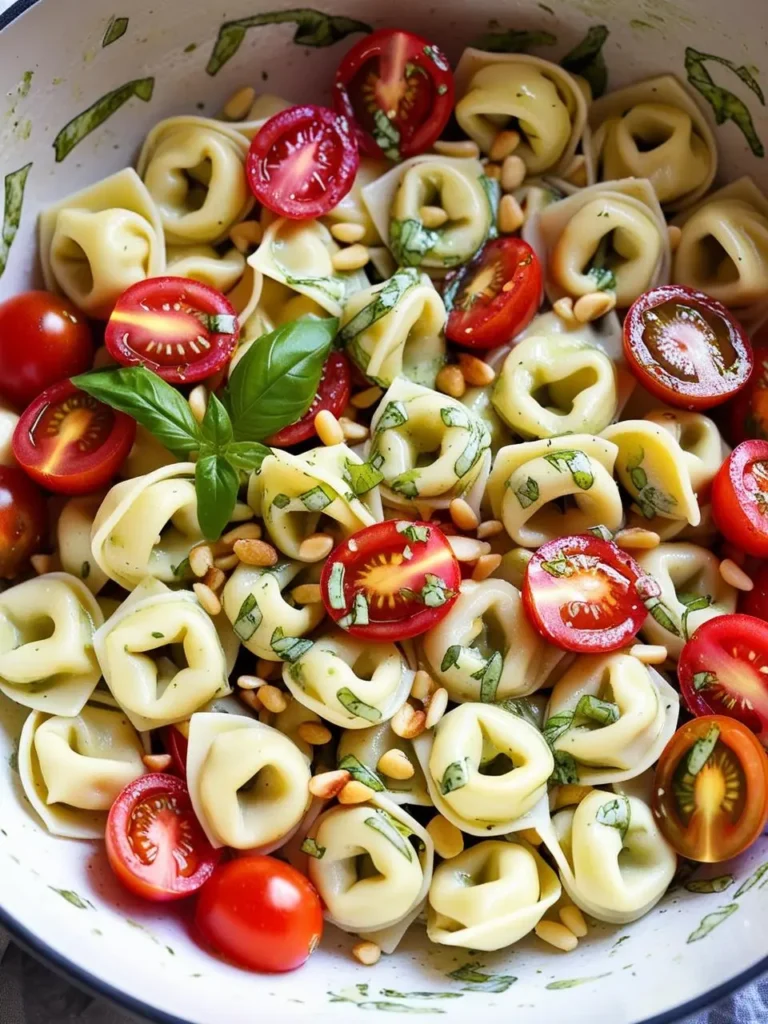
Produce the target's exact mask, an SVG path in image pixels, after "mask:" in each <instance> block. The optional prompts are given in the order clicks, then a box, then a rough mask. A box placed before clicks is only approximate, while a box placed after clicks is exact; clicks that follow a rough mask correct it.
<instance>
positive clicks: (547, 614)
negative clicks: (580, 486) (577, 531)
mask: <svg viewBox="0 0 768 1024" xmlns="http://www.w3.org/2000/svg"><path fill="white" fill-rule="evenodd" d="M646 579H647V577H646V576H644V575H643V571H642V569H641V568H640V566H639V565H638V564H637V562H636V561H635V560H634V558H632V557H631V556H630V555H628V554H627V553H626V551H622V550H621V548H619V547H617V546H616V545H615V544H614V543H613V542H612V541H607V540H600V539H599V538H598V537H592V536H589V535H588V534H583V535H580V536H578V537H560V538H558V539H557V540H551V541H548V543H546V544H542V546H541V547H540V548H539V550H538V551H537V552H536V553H535V554H534V556H533V557H532V558H531V560H530V561H529V562H528V565H527V566H526V569H525V576H524V577H523V602H524V606H525V609H526V611H527V612H528V618H529V619H530V621H531V622H532V623H533V625H534V626H535V627H536V629H537V630H538V631H539V633H541V635H542V636H543V637H545V639H547V640H549V641H550V642H551V643H553V644H555V646H557V647H562V648H563V650H566V651H578V652H579V653H581V654H596V653H602V652H605V651H616V650H618V649H619V648H620V647H624V646H625V644H627V643H628V642H629V641H630V640H631V639H632V637H633V636H635V634H636V633H637V631H638V630H639V629H640V627H641V626H642V624H643V621H644V619H645V616H646V610H645V606H644V605H643V601H642V593H641V592H642V586H643V583H644V581H645V580H646Z"/></svg>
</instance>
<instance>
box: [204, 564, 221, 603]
mask: <svg viewBox="0 0 768 1024" xmlns="http://www.w3.org/2000/svg"><path fill="white" fill-rule="evenodd" d="M226 582H227V577H226V576H225V574H224V573H223V572H222V570H221V569H217V568H216V566H215V565H212V566H211V568H210V569H209V570H208V572H207V573H206V574H205V576H203V583H204V584H205V585H206V587H210V588H211V590H212V591H213V592H214V594H216V595H217V596H218V593H219V591H220V590H221V588H222V587H223V586H224V584H225V583H226Z"/></svg>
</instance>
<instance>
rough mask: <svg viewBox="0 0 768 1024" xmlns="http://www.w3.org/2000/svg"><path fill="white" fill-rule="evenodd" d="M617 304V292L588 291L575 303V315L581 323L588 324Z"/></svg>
mask: <svg viewBox="0 0 768 1024" xmlns="http://www.w3.org/2000/svg"><path fill="white" fill-rule="evenodd" d="M615 306H616V294H615V292H588V293H587V294H586V295H582V296H581V298H580V299H577V300H576V302H575V303H574V304H573V315H574V316H575V317H576V319H577V320H578V321H579V323H580V324H588V323H591V322H592V321H593V320H597V319H598V318H599V317H601V316H605V314H606V313H610V311H611V310H612V309H613V308H614V307H615Z"/></svg>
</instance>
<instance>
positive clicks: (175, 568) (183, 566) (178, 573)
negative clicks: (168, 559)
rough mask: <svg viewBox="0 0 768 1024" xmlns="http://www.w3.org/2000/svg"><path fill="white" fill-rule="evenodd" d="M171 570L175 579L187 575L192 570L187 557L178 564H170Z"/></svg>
mask: <svg viewBox="0 0 768 1024" xmlns="http://www.w3.org/2000/svg"><path fill="white" fill-rule="evenodd" d="M171 572H172V573H173V575H174V576H175V577H176V579H183V578H184V577H185V576H189V574H190V573H191V572H192V568H191V566H190V564H189V559H188V558H185V559H183V560H182V561H181V562H179V564H178V565H172V566H171Z"/></svg>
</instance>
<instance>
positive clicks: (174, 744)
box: [161, 725, 189, 779]
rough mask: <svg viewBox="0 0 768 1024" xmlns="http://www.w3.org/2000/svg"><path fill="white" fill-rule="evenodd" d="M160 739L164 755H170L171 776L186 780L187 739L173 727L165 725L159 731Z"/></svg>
mask: <svg viewBox="0 0 768 1024" xmlns="http://www.w3.org/2000/svg"><path fill="white" fill-rule="evenodd" d="M161 737H162V743H163V747H164V748H165V752H166V754H170V755H171V766H172V770H173V774H174V775H178V777H179V778H180V779H186V777H187V748H188V746H189V743H188V742H187V737H186V736H185V735H184V733H182V732H180V731H179V730H178V729H177V728H176V726H175V725H167V726H166V727H165V728H164V729H163V730H162V731H161ZM169 770H170V769H169Z"/></svg>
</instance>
